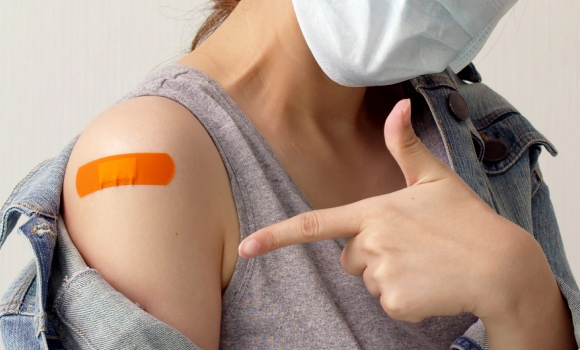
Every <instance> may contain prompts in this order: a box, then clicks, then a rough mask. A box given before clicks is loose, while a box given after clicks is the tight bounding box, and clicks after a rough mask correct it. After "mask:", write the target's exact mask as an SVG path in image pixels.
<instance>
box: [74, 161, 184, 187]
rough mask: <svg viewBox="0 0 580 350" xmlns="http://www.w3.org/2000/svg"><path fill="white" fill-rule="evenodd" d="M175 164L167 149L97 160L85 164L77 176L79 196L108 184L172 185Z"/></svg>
mask: <svg viewBox="0 0 580 350" xmlns="http://www.w3.org/2000/svg"><path fill="white" fill-rule="evenodd" d="M174 172H175V165H174V164H173V159H171V156H169V154H167V153H128V154H119V155H113V156H109V157H103V158H99V159H96V160H93V161H91V162H89V163H87V164H85V165H83V166H81V167H80V168H79V170H78V172H77V176H76V188H77V193H78V195H79V197H84V196H86V195H89V194H91V193H93V192H96V191H99V190H102V189H104V188H107V187H116V186H129V185H168V184H169V183H170V182H171V179H173V174H174Z"/></svg>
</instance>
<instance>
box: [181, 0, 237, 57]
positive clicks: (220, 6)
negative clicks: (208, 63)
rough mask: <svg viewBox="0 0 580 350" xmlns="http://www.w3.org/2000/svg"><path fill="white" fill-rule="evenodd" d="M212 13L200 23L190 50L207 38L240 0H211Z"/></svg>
mask: <svg viewBox="0 0 580 350" xmlns="http://www.w3.org/2000/svg"><path fill="white" fill-rule="evenodd" d="M212 1H213V7H212V8H211V10H212V13H211V14H210V15H209V16H208V17H207V19H206V20H205V22H203V24H202V25H201V27H200V28H199V30H198V31H197V34H196V35H195V38H194V39H193V42H192V43H191V51H193V50H194V49H195V48H196V47H197V46H198V45H199V44H201V43H202V42H203V41H204V40H205V39H207V38H208V37H209V36H210V35H211V34H212V33H213V32H214V31H215V30H216V29H217V27H219V26H220V24H222V22H223V21H224V20H225V19H226V18H228V16H229V15H230V13H232V11H233V10H234V9H235V8H236V6H237V5H238V3H239V2H240V0H212Z"/></svg>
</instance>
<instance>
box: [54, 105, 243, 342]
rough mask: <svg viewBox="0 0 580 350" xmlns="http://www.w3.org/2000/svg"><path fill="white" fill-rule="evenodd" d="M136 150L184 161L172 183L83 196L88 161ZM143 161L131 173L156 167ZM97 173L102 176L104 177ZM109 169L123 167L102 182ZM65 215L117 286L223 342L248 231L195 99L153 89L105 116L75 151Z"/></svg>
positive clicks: (87, 253) (204, 337) (172, 321)
mask: <svg viewBox="0 0 580 350" xmlns="http://www.w3.org/2000/svg"><path fill="white" fill-rule="evenodd" d="M133 153H162V154H163V153H165V154H167V155H169V157H170V158H171V160H172V161H173V164H174V173H173V177H172V178H171V181H170V182H169V183H168V184H167V185H140V184H137V185H121V186H114V185H112V187H106V188H104V189H101V190H97V191H94V192H92V193H90V194H88V195H86V196H83V197H81V196H79V193H78V191H77V172H78V169H79V167H81V166H83V165H85V164H87V163H90V162H93V161H95V160H98V159H101V158H104V157H108V156H117V155H123V154H133ZM107 166H108V165H107ZM115 166H118V164H117V165H115ZM122 166H123V165H121V167H122ZM159 166H165V165H159ZM136 169H137V170H135V169H133V170H131V171H129V172H135V171H145V172H147V171H152V169H149V170H147V169H145V170H143V169H141V168H140V167H137V168H136ZM123 171H124V170H123ZM123 171H121V173H122V172H123ZM80 174H81V173H79V177H80ZM95 176H97V177H96V178H95V179H96V180H95V179H93V180H92V181H97V180H99V177H98V175H95ZM103 176H104V177H105V179H103ZM107 176H113V177H115V176H116V175H115V173H113V175H111V174H108V175H107V174H105V175H102V174H101V178H100V180H99V181H105V180H107V179H106V177H107ZM124 176H127V174H125V175H124ZM109 180H110V179H109ZM79 181H81V182H82V181H85V180H84V179H80V180H79ZM87 181H88V180H87ZM122 182H123V181H121V183H122ZM101 184H102V183H101ZM108 186H109V185H108ZM63 214H64V218H65V223H66V226H67V229H68V231H69V233H70V235H71V238H72V240H73V242H74V244H75V246H76V247H77V248H78V249H79V251H80V253H81V254H82V256H83V258H84V259H85V261H86V262H87V264H88V265H89V266H91V267H93V268H96V269H97V270H99V271H100V273H101V274H102V275H103V277H104V278H105V279H106V280H107V281H108V282H109V283H110V284H111V285H112V286H113V287H115V288H116V289H117V290H119V291H120V292H122V293H123V294H125V295H126V296H127V297H128V298H129V299H131V300H132V301H134V302H137V303H139V304H140V305H142V306H143V307H144V308H145V310H146V311H148V312H149V313H151V314H152V315H153V316H155V317H157V318H159V319H160V320H162V321H164V322H166V323H168V324H169V325H171V326H173V327H174V328H176V329H178V330H179V331H181V332H182V333H183V334H184V335H185V336H187V337H189V338H190V339H192V340H193V341H194V342H195V343H196V344H197V345H199V346H201V347H202V348H206V347H208V348H217V344H218V343H217V341H219V326H220V317H221V293H222V290H223V288H224V287H225V285H227V282H228V281H229V277H230V276H231V273H233V268H234V266H235V257H237V255H236V252H235V247H236V246H237V243H238V242H236V239H238V240H239V235H232V234H231V232H239V229H238V227H237V217H236V210H235V205H234V202H233V198H232V194H231V187H230V184H229V179H228V175H227V172H226V170H225V167H224V165H223V162H222V160H221V158H220V155H219V153H218V151H217V149H216V148H215V146H214V144H213V142H212V140H211V138H210V136H209V135H208V134H207V132H206V131H205V129H204V128H203V126H202V125H201V124H200V123H199V121H197V119H196V118H195V117H194V116H193V115H192V114H191V113H190V112H189V111H188V110H187V109H186V108H185V107H183V106H182V105H180V104H179V103H177V102H175V101H172V100H170V99H167V98H163V97H158V96H145V97H138V98H134V99H130V100H126V101H124V102H122V103H120V104H118V105H115V106H113V107H111V108H110V109H108V110H107V111H105V112H104V113H102V114H101V115H100V116H99V117H97V118H96V119H95V120H94V121H93V122H92V123H91V124H90V125H89V126H88V127H87V128H86V130H85V131H84V132H83V133H82V135H81V136H80V138H79V139H78V141H77V143H76V145H75V147H74V149H73V151H72V154H71V157H70V160H69V163H68V166H67V170H66V174H65V180H64V190H63ZM232 260H233V261H232ZM222 265H223V266H222ZM228 267H229V270H228ZM230 270H231V271H230ZM228 274H229V275H228Z"/></svg>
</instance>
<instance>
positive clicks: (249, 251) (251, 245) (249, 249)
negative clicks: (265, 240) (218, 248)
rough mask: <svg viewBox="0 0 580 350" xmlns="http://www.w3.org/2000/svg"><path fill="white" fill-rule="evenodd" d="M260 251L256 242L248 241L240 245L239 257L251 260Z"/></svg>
mask: <svg viewBox="0 0 580 350" xmlns="http://www.w3.org/2000/svg"><path fill="white" fill-rule="evenodd" d="M259 250H260V245H259V244H258V242H256V240H253V239H251V240H249V241H247V242H244V243H242V244H241V245H240V251H239V253H240V255H242V256H244V257H247V258H252V257H254V256H256V255H258V251H259Z"/></svg>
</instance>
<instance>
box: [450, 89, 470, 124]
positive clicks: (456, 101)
mask: <svg viewBox="0 0 580 350" xmlns="http://www.w3.org/2000/svg"><path fill="white" fill-rule="evenodd" d="M447 102H448V103H449V108H450V109H451V112H453V115H455V117H456V118H457V119H459V120H467V118H469V106H468V105H467V102H465V99H464V98H463V96H461V95H460V94H459V92H456V91H453V92H452V93H450V94H449V97H448V100H447Z"/></svg>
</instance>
